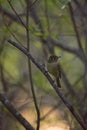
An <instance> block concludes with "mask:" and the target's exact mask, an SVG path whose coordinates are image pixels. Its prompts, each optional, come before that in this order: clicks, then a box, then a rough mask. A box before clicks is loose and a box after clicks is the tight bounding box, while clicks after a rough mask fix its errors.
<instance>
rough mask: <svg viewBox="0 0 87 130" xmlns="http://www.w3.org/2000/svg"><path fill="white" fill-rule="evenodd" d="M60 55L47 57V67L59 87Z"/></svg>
mask: <svg viewBox="0 0 87 130" xmlns="http://www.w3.org/2000/svg"><path fill="white" fill-rule="evenodd" d="M60 57H61V56H56V55H51V56H50V57H49V58H48V62H47V69H48V72H49V73H50V74H52V75H53V76H54V77H55V78H56V82H57V85H58V87H59V88H61V84H60V78H61V67H60V64H59V58H60Z"/></svg>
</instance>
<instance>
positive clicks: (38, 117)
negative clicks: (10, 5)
mask: <svg viewBox="0 0 87 130" xmlns="http://www.w3.org/2000/svg"><path fill="white" fill-rule="evenodd" d="M26 5H27V9H26V34H27V50H28V52H30V43H29V41H30V39H29V0H26ZM28 70H29V77H30V84H31V91H32V95H33V100H34V105H35V108H36V112H37V128H36V130H39V128H40V110H39V108H38V103H37V99H36V95H35V91H34V85H33V80H32V68H31V61H30V59H29V58H28Z"/></svg>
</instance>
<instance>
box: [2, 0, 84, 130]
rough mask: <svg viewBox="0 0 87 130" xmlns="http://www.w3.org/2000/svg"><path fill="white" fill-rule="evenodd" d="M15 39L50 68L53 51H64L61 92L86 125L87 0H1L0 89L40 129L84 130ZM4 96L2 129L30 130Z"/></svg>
mask: <svg viewBox="0 0 87 130" xmlns="http://www.w3.org/2000/svg"><path fill="white" fill-rule="evenodd" d="M9 39H10V40H12V41H15V42H16V43H18V44H19V45H21V46H22V47H25V48H26V49H27V51H29V52H30V53H31V54H32V56H34V58H35V59H36V61H37V62H38V64H41V65H42V66H45V68H46V62H47V57H48V56H49V55H51V54H55V55H57V56H61V59H60V64H61V68H62V78H61V86H62V88H61V89H60V91H61V93H62V94H63V95H64V96H65V97H66V99H67V100H68V101H69V102H70V103H71V104H72V105H73V107H74V109H75V110H76V112H77V113H78V114H79V115H80V117H81V119H82V120H83V121H84V123H85V124H86V123H87V0H0V93H1V94H3V95H4V96H5V97H7V98H8V99H9V100H10V102H11V103H12V104H13V106H14V107H15V108H16V109H17V110H18V111H19V112H20V113H21V114H22V116H23V117H24V118H25V119H26V120H27V121H28V122H30V124H32V126H33V127H34V128H36V129H37V130H51V129H52V130H82V127H81V126H80V125H79V123H78V122H77V121H76V119H75V118H74V117H73V116H72V114H71V112H70V111H69V110H68V109H67V107H66V106H65V105H64V103H63V102H62V100H61V99H60V97H59V96H58V95H57V93H56V92H55V90H54V89H53V88H52V86H51V85H50V83H49V82H48V80H47V78H45V76H44V75H43V74H42V72H41V71H40V70H39V69H38V68H37V67H36V66H35V65H34V64H33V63H31V62H30V60H29V59H28V58H27V57H26V56H25V55H24V54H23V53H22V52H20V51H19V50H18V49H16V48H15V47H13V46H12V45H10V44H9V43H8V40H9ZM52 78H53V77H52ZM0 101H1V103H0V130H24V129H25V128H24V127H23V126H22V124H20V123H19V122H18V121H17V120H16V119H15V117H14V116H13V115H12V114H11V113H10V110H9V111H8V110H7V109H6V107H5V106H4V105H3V104H2V99H1V97H0ZM35 101H36V104H35ZM37 119H38V122H39V123H38V122H37ZM38 124H39V126H37V125H38ZM37 127H38V128H37Z"/></svg>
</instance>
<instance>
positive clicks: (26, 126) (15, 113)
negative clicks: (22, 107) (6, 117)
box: [0, 93, 34, 130]
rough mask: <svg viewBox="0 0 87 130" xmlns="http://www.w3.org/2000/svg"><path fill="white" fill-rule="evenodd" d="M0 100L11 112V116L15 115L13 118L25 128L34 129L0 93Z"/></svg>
mask: <svg viewBox="0 0 87 130" xmlns="http://www.w3.org/2000/svg"><path fill="white" fill-rule="evenodd" d="M0 101H1V102H2V103H3V104H4V106H5V107H6V108H7V109H8V111H9V112H11V114H12V115H13V116H15V118H16V119H17V120H18V121H19V122H20V123H21V124H22V125H23V126H24V127H25V128H26V129H27V130H34V128H33V127H32V125H31V124H30V123H29V122H27V120H25V118H24V117H23V116H22V115H21V114H20V113H19V112H18V111H17V110H16V108H14V106H13V105H12V104H11V103H10V101H9V100H8V99H7V98H6V97H5V96H4V95H3V94H1V93H0Z"/></svg>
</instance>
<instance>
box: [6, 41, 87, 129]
mask: <svg viewBox="0 0 87 130" xmlns="http://www.w3.org/2000/svg"><path fill="white" fill-rule="evenodd" d="M8 42H9V43H10V44H12V45H13V46H15V47H16V48H17V49H19V50H20V51H21V52H22V53H24V54H25V55H26V56H27V57H28V58H29V59H30V60H31V61H32V62H33V63H34V64H35V65H36V66H37V68H38V69H39V70H40V71H41V72H42V73H43V74H44V75H45V76H46V78H47V79H48V81H49V82H50V84H51V85H52V87H53V88H54V90H55V91H56V93H57V95H58V96H59V97H60V98H61V100H62V101H63V103H64V104H65V105H66V107H67V108H68V109H69V111H70V112H71V113H72V115H73V116H74V118H75V119H76V120H77V122H78V123H79V124H80V125H81V126H82V128H83V129H84V130H87V125H86V124H85V123H84V121H83V120H82V118H81V117H80V116H79V114H78V113H77V112H76V111H75V109H74V107H73V106H72V104H71V103H70V102H69V101H68V100H67V99H66V98H65V97H64V95H63V94H62V93H61V92H60V90H59V88H58V86H56V84H55V83H54V81H53V80H52V78H51V77H50V75H49V74H48V72H47V71H46V70H45V68H44V67H43V66H42V65H40V64H39V63H38V62H37V61H36V59H35V58H34V57H33V56H32V55H31V54H30V53H29V52H28V51H27V50H26V49H25V48H23V47H22V46H20V45H19V44H17V43H16V42H14V41H11V40H8Z"/></svg>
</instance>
